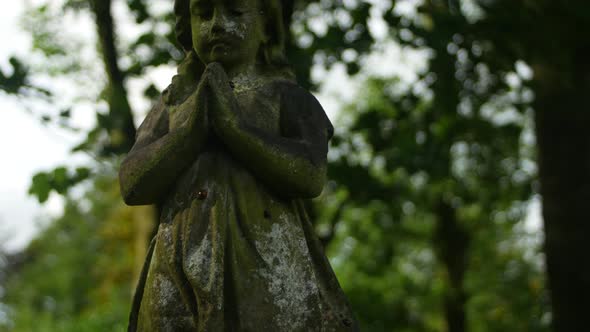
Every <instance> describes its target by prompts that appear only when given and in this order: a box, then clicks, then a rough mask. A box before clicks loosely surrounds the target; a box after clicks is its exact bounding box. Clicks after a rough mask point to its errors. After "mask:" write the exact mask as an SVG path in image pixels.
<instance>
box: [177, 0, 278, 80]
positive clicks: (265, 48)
mask: <svg viewBox="0 0 590 332" xmlns="http://www.w3.org/2000/svg"><path fill="white" fill-rule="evenodd" d="M258 1H260V4H261V7H262V8H261V9H262V15H263V16H264V18H265V20H266V22H265V29H266V31H267V33H268V34H269V36H270V38H269V40H268V41H267V42H266V43H264V44H263V45H262V47H261V49H260V53H261V54H260V58H261V60H262V61H263V62H264V63H265V64H267V65H271V66H274V67H276V68H277V69H285V67H286V66H287V65H288V63H287V58H286V56H285V28H284V24H283V13H282V7H281V4H280V0H258ZM174 14H175V15H176V38H177V39H178V42H179V43H180V45H181V46H182V48H183V49H184V50H185V52H187V53H188V52H191V51H193V38H192V32H191V15H190V0H175V1H174Z"/></svg>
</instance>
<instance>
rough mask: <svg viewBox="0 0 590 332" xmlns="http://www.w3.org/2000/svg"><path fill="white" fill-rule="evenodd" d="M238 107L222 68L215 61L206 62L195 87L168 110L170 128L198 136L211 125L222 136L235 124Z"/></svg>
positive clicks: (236, 122)
mask: <svg viewBox="0 0 590 332" xmlns="http://www.w3.org/2000/svg"><path fill="white" fill-rule="evenodd" d="M238 109H239V107H238V103H237V100H236V98H235V95H234V92H233V90H232V88H231V86H230V83H229V79H228V77H227V74H226V73H225V70H224V69H223V67H222V66H221V65H220V64H219V63H216V62H214V63H210V64H209V65H207V68H206V69H205V71H204V73H203V75H202V76H201V80H200V82H199V85H198V87H197V89H196V91H195V92H194V93H193V94H192V95H191V96H189V97H188V98H187V99H186V101H184V102H183V103H182V105H179V106H175V107H174V108H172V109H171V110H170V130H171V131H173V130H179V129H180V130H188V132H189V133H195V132H198V133H199V136H201V135H203V134H204V132H207V131H208V130H209V129H210V127H211V128H212V129H213V130H214V132H215V134H217V135H218V136H220V137H222V136H223V135H224V133H225V132H226V131H227V130H231V129H232V128H235V127H236V125H237V124H238V112H237V111H238Z"/></svg>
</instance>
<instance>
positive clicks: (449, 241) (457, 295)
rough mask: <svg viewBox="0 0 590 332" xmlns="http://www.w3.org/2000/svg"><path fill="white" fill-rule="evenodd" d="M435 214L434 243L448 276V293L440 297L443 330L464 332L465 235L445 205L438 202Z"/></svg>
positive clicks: (454, 213) (452, 209)
mask: <svg viewBox="0 0 590 332" xmlns="http://www.w3.org/2000/svg"><path fill="white" fill-rule="evenodd" d="M436 212H437V223H436V233H435V239H434V244H435V247H436V250H437V255H438V259H439V260H440V262H441V263H442V264H443V265H444V267H445V270H446V272H447V276H448V290H447V292H446V294H445V296H444V311H445V313H444V314H445V319H446V321H447V328H448V331H449V332H464V331H465V322H466V315H465V303H466V301H467V294H466V293H465V290H464V289H463V280H464V277H465V271H466V270H467V258H468V257H467V253H468V248H469V233H468V232H467V231H466V230H465V229H463V227H462V226H461V225H460V224H459V222H458V220H457V216H456V212H455V209H454V208H453V207H452V206H450V205H449V204H447V203H446V202H444V201H442V200H441V201H440V203H439V205H438V207H437V211H436Z"/></svg>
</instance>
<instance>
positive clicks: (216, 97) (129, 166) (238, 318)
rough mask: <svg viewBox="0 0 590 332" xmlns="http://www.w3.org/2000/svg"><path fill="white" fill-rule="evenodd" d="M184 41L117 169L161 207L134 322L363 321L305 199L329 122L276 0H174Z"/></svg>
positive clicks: (146, 200)
mask: <svg viewBox="0 0 590 332" xmlns="http://www.w3.org/2000/svg"><path fill="white" fill-rule="evenodd" d="M175 13H176V17H177V28H176V32H177V37H178V39H179V41H180V43H181V44H182V45H183V47H184V48H185V50H186V58H185V59H184V61H183V62H182V63H181V64H180V66H179V68H178V74H177V75H176V76H175V77H174V78H173V80H172V84H171V85H170V86H169V87H168V88H167V89H166V90H165V91H164V93H163V96H162V98H161V99H160V100H159V102H158V103H157V104H156V105H155V106H154V108H153V109H152V110H151V111H150V113H149V114H148V115H147V117H146V119H145V120H144V121H143V123H142V125H141V127H140V128H139V130H138V133H137V140H136V143H135V145H134V146H133V149H132V150H131V152H130V153H129V155H128V156H127V158H126V159H125V160H124V161H123V163H122V165H121V170H120V183H121V192H122V194H123V197H124V199H125V202H126V203H127V204H129V205H142V204H159V205H160V206H161V209H160V210H161V214H160V219H159V226H158V230H157V234H156V236H155V238H154V240H153V241H152V244H151V246H150V250H149V253H148V257H147V259H146V263H145V265H144V271H143V273H142V277H141V278H140V282H139V285H138V288H137V291H136V294H135V299H134V302H133V307H132V312H131V317H130V322H129V330H130V331H175V332H178V331H200V332H215V331H252V332H267V331H268V332H283V331H305V332H309V331H326V332H327V331H357V330H358V326H357V323H356V321H355V319H354V317H353V314H352V312H351V309H350V306H349V304H348V301H347V300H346V298H345V296H344V294H343V292H342V290H341V288H340V286H339V284H338V281H337V280H336V277H335V275H334V272H333V271H332V269H331V267H330V264H329V262H328V260H327V259H326V257H325V255H324V253H323V249H322V247H321V245H320V243H319V241H318V239H317V238H316V235H315V234H314V230H313V227H312V225H311V222H310V219H309V216H308V214H307V213H306V209H305V207H304V200H305V199H309V198H313V197H316V196H318V195H319V194H320V192H321V191H322V188H323V186H324V182H325V178H326V163H327V160H326V158H327V151H328V141H329V139H330V138H331V136H332V134H333V127H332V125H331V124H330V121H329V120H328V118H327V117H326V115H325V113H324V111H323V109H322V107H321V106H320V104H319V103H318V101H317V100H316V99H315V98H314V97H313V96H312V95H311V94H310V93H309V92H308V91H306V90H304V89H302V88H301V87H299V86H298V85H297V84H296V83H295V82H294V80H293V75H292V72H291V70H290V68H289V66H288V64H287V62H286V59H285V56H284V33H285V32H284V29H283V22H282V10H281V6H280V2H279V1H278V0H176V2H175Z"/></svg>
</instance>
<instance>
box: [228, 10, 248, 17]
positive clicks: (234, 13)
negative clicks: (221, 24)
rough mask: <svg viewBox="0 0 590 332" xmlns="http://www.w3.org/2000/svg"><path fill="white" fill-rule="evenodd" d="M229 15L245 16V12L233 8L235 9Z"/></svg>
mask: <svg viewBox="0 0 590 332" xmlns="http://www.w3.org/2000/svg"><path fill="white" fill-rule="evenodd" d="M229 13H230V14H232V15H233V16H242V15H243V14H244V10H242V9H237V8H233V9H230V11H229Z"/></svg>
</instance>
